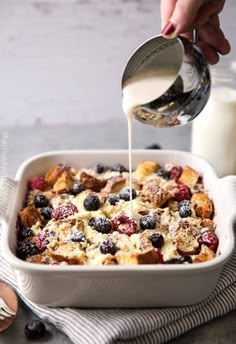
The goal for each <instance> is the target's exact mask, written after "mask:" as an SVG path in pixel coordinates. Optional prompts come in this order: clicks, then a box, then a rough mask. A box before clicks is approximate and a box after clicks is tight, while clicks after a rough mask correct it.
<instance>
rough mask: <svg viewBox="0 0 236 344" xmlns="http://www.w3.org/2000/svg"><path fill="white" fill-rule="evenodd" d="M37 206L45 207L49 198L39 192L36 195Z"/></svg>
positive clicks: (35, 203)
mask: <svg viewBox="0 0 236 344" xmlns="http://www.w3.org/2000/svg"><path fill="white" fill-rule="evenodd" d="M34 205H35V208H43V207H46V206H47V205H48V199H47V197H46V196H44V195H43V194H38V195H36V196H35V197H34Z"/></svg>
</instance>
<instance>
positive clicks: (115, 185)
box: [101, 176, 126, 195]
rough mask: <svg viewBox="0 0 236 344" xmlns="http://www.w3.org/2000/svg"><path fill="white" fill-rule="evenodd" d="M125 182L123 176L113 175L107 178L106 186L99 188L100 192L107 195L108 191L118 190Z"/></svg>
mask: <svg viewBox="0 0 236 344" xmlns="http://www.w3.org/2000/svg"><path fill="white" fill-rule="evenodd" d="M125 183H126V179H125V177H123V176H114V177H111V178H110V179H108V181H107V183H106V186H105V187H104V188H103V189H102V190H101V193H102V194H106V195H108V194H109V193H115V192H119V191H120V190H121V189H122V188H123V187H124V186H125Z"/></svg>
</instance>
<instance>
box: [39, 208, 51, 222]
mask: <svg viewBox="0 0 236 344" xmlns="http://www.w3.org/2000/svg"><path fill="white" fill-rule="evenodd" d="M52 211H53V209H52V208H49V207H45V208H41V214H42V215H43V217H44V219H45V220H50V219H51V217H52V216H51V215H52Z"/></svg>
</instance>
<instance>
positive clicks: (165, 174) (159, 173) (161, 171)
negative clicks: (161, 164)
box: [157, 168, 170, 179]
mask: <svg viewBox="0 0 236 344" xmlns="http://www.w3.org/2000/svg"><path fill="white" fill-rule="evenodd" d="M157 176H158V177H162V178H164V179H169V178H170V171H167V170H165V169H164V168H159V170H158V171H157Z"/></svg>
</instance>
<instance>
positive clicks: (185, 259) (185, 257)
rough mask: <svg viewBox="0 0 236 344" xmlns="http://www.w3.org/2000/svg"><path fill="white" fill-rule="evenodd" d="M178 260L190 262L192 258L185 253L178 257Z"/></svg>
mask: <svg viewBox="0 0 236 344" xmlns="http://www.w3.org/2000/svg"><path fill="white" fill-rule="evenodd" d="M179 260H180V261H181V263H183V264H184V263H189V264H191V263H192V262H193V260H192V257H191V256H188V255H185V256H182V257H180V258H179Z"/></svg>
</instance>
